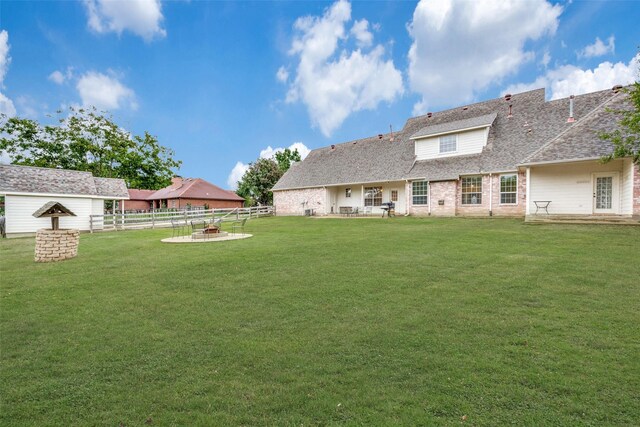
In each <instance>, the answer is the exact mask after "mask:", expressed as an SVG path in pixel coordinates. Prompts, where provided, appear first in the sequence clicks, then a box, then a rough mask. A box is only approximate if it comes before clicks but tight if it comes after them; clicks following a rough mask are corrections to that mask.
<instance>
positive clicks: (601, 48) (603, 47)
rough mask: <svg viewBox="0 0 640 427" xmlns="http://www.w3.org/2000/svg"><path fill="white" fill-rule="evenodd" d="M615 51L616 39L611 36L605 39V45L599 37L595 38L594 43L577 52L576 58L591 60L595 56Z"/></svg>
mask: <svg viewBox="0 0 640 427" xmlns="http://www.w3.org/2000/svg"><path fill="white" fill-rule="evenodd" d="M615 50H616V39H615V37H614V36H611V37H609V38H608V39H607V44H604V43H603V42H602V40H600V38H599V37H596V41H595V42H593V44H590V45H587V46H585V48H584V49H582V50H581V51H580V52H578V58H593V57H596V56H602V55H606V54H607V53H614V52H615Z"/></svg>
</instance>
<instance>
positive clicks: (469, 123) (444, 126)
mask: <svg viewBox="0 0 640 427" xmlns="http://www.w3.org/2000/svg"><path fill="white" fill-rule="evenodd" d="M497 115H498V114H497V113H491V114H485V115H482V116H478V117H470V118H468V119H463V120H455V121H453V122H447V123H440V124H437V125H430V126H425V127H423V128H422V129H420V130H419V131H418V132H416V133H414V134H413V135H411V139H416V138H423V137H426V136H429V135H438V134H443V133H453V132H456V131H460V130H464V129H472V128H479V127H486V126H491V123H493V121H494V120H495V119H496V116H497Z"/></svg>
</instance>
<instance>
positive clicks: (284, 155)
mask: <svg viewBox="0 0 640 427" xmlns="http://www.w3.org/2000/svg"><path fill="white" fill-rule="evenodd" d="M274 157H275V159H276V163H277V164H278V169H280V170H281V171H282V172H283V173H284V172H286V171H288V170H289V168H290V167H291V163H293V162H299V161H300V160H302V158H301V157H300V153H299V152H298V150H297V149H294V150H291V149H289V148H285V149H284V150H283V151H277V152H276V154H275V155H274Z"/></svg>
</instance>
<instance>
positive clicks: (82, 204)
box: [0, 165, 129, 237]
mask: <svg viewBox="0 0 640 427" xmlns="http://www.w3.org/2000/svg"><path fill="white" fill-rule="evenodd" d="M0 195H1V196H4V197H5V229H6V233H7V237H18V236H24V235H32V234H34V233H35V232H36V231H37V230H38V229H40V228H48V227H50V226H51V224H50V222H51V221H50V220H49V218H34V217H33V213H34V212H35V211H37V210H38V209H39V208H40V207H42V205H44V204H45V203H48V202H58V203H61V204H63V205H64V206H66V207H67V208H69V209H70V210H72V211H73V212H74V213H75V214H76V216H69V217H64V218H60V228H75V229H78V230H81V231H88V230H89V229H90V226H91V217H90V216H91V215H102V214H103V213H104V202H105V200H113V201H123V200H127V199H129V193H128V191H127V185H126V184H125V182H124V180H122V179H115V178H96V177H94V176H93V175H92V174H91V172H80V171H74V170H67V169H52V168H39V167H32V166H16V165H0ZM122 204H123V202H121V205H122Z"/></svg>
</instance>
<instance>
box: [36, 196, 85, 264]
mask: <svg viewBox="0 0 640 427" xmlns="http://www.w3.org/2000/svg"><path fill="white" fill-rule="evenodd" d="M33 216H34V217H36V218H46V217H48V218H51V228H50V229H49V228H41V229H40V230H38V231H37V232H36V253H35V260H36V262H53V261H62V260H64V259H69V258H73V257H75V256H76V255H78V243H79V241H80V231H79V230H73V229H70V230H61V229H60V228H59V219H60V217H62V216H76V215H75V214H74V213H73V212H71V211H70V210H69V209H67V208H66V207H64V206H63V205H62V204H61V203H58V202H48V203H46V204H45V205H44V206H42V207H41V208H40V209H38V210H37V211H35V212H34V213H33Z"/></svg>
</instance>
